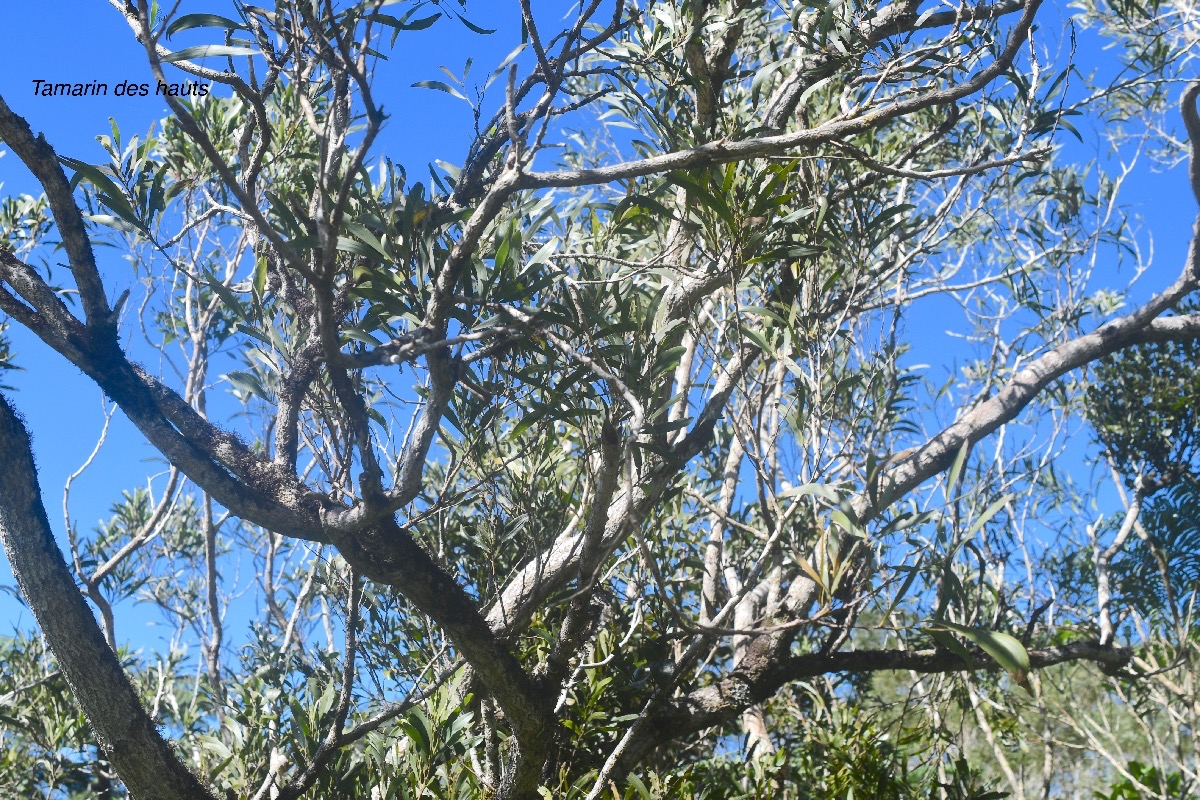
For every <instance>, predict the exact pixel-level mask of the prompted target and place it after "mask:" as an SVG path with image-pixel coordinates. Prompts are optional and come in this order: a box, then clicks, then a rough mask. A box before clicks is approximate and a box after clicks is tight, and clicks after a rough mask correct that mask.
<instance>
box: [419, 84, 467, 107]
mask: <svg viewBox="0 0 1200 800" xmlns="http://www.w3.org/2000/svg"><path fill="white" fill-rule="evenodd" d="M413 88H414V89H437V90H438V91H439V92H445V93H446V94H448V95H453V96H454V97H457V98H458V99H459V100H462V101H463V102H465V103H467V104H468V105H469V104H470V102H471V101H470V100H467V98H466V95H464V94H463V93H462V92H460V91H459V90H458V89H455V88H454V87H453V86H451V85H450V84H448V83H446V82H445V81H417V82H416V83H414V84H413Z"/></svg>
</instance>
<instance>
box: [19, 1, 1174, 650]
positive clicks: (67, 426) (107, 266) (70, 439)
mask: <svg viewBox="0 0 1200 800" xmlns="http://www.w3.org/2000/svg"><path fill="white" fill-rule="evenodd" d="M571 5H573V4H572V3H567V2H563V1H562V0H557V1H556V2H553V3H551V2H547V3H545V4H544V6H545V7H547V8H551V7H556V6H557V7H562V8H564V9H565V8H567V7H569V6H571ZM223 8H224V4H223V3H222V2H221V1H220V0H211V2H210V3H193V2H186V3H184V6H183V10H184V11H197V10H204V11H214V12H221V13H225V12H223V11H222V9H223ZM1046 11H1047V14H1046V16H1047V20H1046V23H1045V24H1046V25H1047V27H1053V26H1055V25H1056V24H1057V23H1058V19H1057V18H1056V15H1060V14H1062V13H1063V12H1062V11H1061V10H1058V9H1050V8H1048V9H1047V10H1046ZM470 13H471V19H472V20H473V21H474V22H476V23H477V24H479V25H482V26H485V27H488V28H496V29H498V30H497V33H496V34H494V35H492V36H480V35H478V34H475V33H472V32H470V31H468V30H467V29H466V28H465V27H464V26H463V25H461V24H460V23H458V22H457V21H455V20H453V19H443V20H441V21H439V22H438V23H437V24H436V25H435V26H434V27H433V28H432V29H430V30H428V31H424V32H416V33H410V34H405V35H401V36H400V38H399V39H398V40H397V42H396V45H395V47H393V48H392V49H391V50H390V51H389V52H388V55H389V60H388V61H387V62H384V63H381V64H380V66H379V69H378V76H377V87H378V93H379V96H380V98H381V100H382V103H383V105H384V107H385V110H386V111H388V112H389V113H390V115H391V119H390V120H389V122H388V124H387V127H386V129H385V132H384V136H383V138H382V141H381V143H380V146H379V147H378V149H377V152H379V153H383V154H386V155H388V156H389V157H391V158H392V159H393V160H394V161H396V162H398V163H401V164H404V165H405V166H406V168H407V170H408V173H409V175H410V176H412V177H413V179H420V177H419V176H421V174H422V173H423V172H424V166H425V165H426V164H427V163H429V162H430V161H432V160H434V159H437V158H440V159H444V160H446V161H449V162H451V163H461V161H462V160H463V157H464V156H465V153H466V148H467V146H468V143H469V139H470V134H471V130H472V113H471V110H470V108H469V106H468V105H467V103H465V102H463V101H462V100H460V99H456V98H454V97H451V96H450V95H448V94H445V93H442V92H437V91H431V90H428V89H417V88H412V84H413V83H414V82H416V81H420V80H430V79H432V80H442V81H445V80H447V78H446V75H445V74H443V73H442V72H441V71H440V70H439V69H438V66H439V65H441V66H445V67H446V68H447V69H448V70H450V71H451V72H452V73H454V74H456V75H461V74H462V71H463V67H464V63H465V62H466V60H467V59H468V58H474V60H475V67H474V69H473V71H472V73H471V75H470V77H469V79H468V81H467V85H468V87H470V86H472V85H474V84H476V83H478V82H482V81H484V80H486V78H487V71H488V70H489V69H490V68H491V67H493V66H494V65H496V64H498V63H499V62H500V61H502V60H503V59H504V57H505V56H506V55H507V54H508V52H509V50H510V49H511V48H512V47H513V46H514V44H515V43H517V42H519V41H520V37H519V28H518V24H519V18H518V14H517V6H516V4H515V3H512V2H487V3H483V2H476V3H472V4H470ZM210 35H211V34H210ZM203 37H204V34H203V32H195V37H194V41H193V40H191V39H188V40H185V41H183V42H182V43H184V44H191V43H198V42H200V41H204V38H203ZM0 52H2V53H4V69H3V70H0V94H2V95H3V96H4V98H5V100H6V101H7V102H8V104H9V105H10V106H11V107H12V108H13V109H14V110H15V111H17V112H18V113H20V114H23V115H24V116H25V117H26V118H27V119H28V120H29V122H30V124H31V126H32V127H33V129H34V130H35V132H38V131H40V132H44V133H45V135H46V137H47V139H48V140H49V141H50V142H51V144H53V145H54V147H55V148H56V149H57V151H58V152H59V153H60V154H63V155H68V156H71V157H73V158H77V159H80V160H83V161H87V162H91V163H98V162H100V161H102V160H104V154H103V151H102V150H101V148H100V146H99V145H98V144H97V142H96V138H95V137H96V136H97V135H98V134H103V133H107V132H108V131H109V117H116V118H117V119H118V120H119V122H120V126H121V129H122V132H123V133H124V134H125V135H126V136H128V135H131V134H134V133H138V134H144V133H145V131H146V130H147V129H148V128H149V126H150V125H151V123H152V122H153V121H155V120H157V119H158V118H160V117H162V116H163V115H165V114H166V106H165V104H164V103H163V102H162V101H161V99H158V98H155V97H153V96H149V97H145V98H141V97H138V98H116V97H113V96H107V97H91V98H61V97H58V98H55V97H51V98H47V97H38V96H36V95H35V93H34V81H35V80H38V79H41V80H47V81H51V82H72V83H75V82H90V81H103V82H105V83H108V84H109V85H110V87H111V86H115V85H116V84H118V83H120V82H121V81H125V80H131V81H135V82H152V79H151V77H150V75H149V69H148V68H147V67H146V65H145V59H144V55H143V53H142V50H141V47H140V45H138V44H137V42H136V41H134V39H133V37H132V35H131V33H130V31H129V29H128V27H127V26H126V25H125V22H124V20H123V19H122V18H121V16H120V15H119V14H118V13H117V12H116V11H115V10H114V9H113V8H112V7H111V6H110V5H109V4H108V3H107V2H105V0H42V1H41V2H36V3H34V2H24V3H9V4H7V7H6V8H5V24H4V26H3V28H2V29H0ZM1109 58H1110V56H1109V54H1108V53H1106V52H1105V51H1104V50H1102V49H1101V48H1100V47H1099V45H1098V43H1097V42H1096V41H1095V40H1094V39H1093V40H1088V39H1087V38H1086V37H1083V38H1081V46H1080V50H1079V54H1078V57H1077V61H1078V63H1079V65H1080V67H1081V68H1082V69H1085V70H1087V69H1090V68H1091V67H1092V66H1094V65H1096V64H1102V63H1103V62H1105V60H1106V59H1109ZM493 91H494V90H493ZM468 94H470V92H468ZM495 103H496V100H495V98H494V97H493V98H492V99H491V100H489V101H488V102H487V103H486V108H487V109H488V110H489V111H490V110H491V109H492V108H494V107H495ZM1081 132H1082V134H1083V136H1084V139H1085V141H1084V142H1083V143H1082V144H1079V143H1074V144H1072V143H1071V142H1072V141H1073V140H1071V139H1070V138H1069V137H1066V136H1064V138H1063V140H1064V141H1065V142H1067V144H1068V152H1069V153H1071V154H1072V155H1078V156H1079V157H1080V158H1082V159H1088V158H1105V157H1107V156H1106V153H1105V152H1104V150H1103V148H1104V145H1103V144H1102V143H1101V142H1100V139H1099V136H1098V134H1099V131H1098V130H1096V128H1095V127H1094V126H1092V124H1091V123H1088V122H1083V123H1081ZM0 183H3V191H4V192H5V193H20V192H35V191H37V187H36V185H35V184H34V182H33V181H32V179H31V178H30V176H29V175H28V174H27V173H26V172H25V170H24V168H23V167H22V165H21V164H20V163H19V162H18V161H17V159H16V158H15V157H14V156H12V155H11V154H7V155H4V156H3V157H0ZM1124 200H1125V202H1126V203H1128V204H1131V205H1133V206H1134V207H1135V208H1136V209H1137V210H1138V211H1139V213H1141V214H1142V215H1143V216H1144V217H1145V218H1146V219H1147V222H1148V228H1149V229H1150V231H1151V232H1152V233H1153V235H1154V240H1155V265H1156V266H1155V268H1154V269H1153V270H1152V271H1151V273H1150V274H1149V275H1148V276H1147V278H1146V279H1145V280H1144V282H1143V284H1142V286H1143V289H1142V290H1141V291H1140V292H1139V294H1144V293H1145V292H1147V291H1149V290H1151V289H1157V288H1160V287H1162V286H1164V285H1166V284H1167V283H1168V282H1170V280H1171V279H1173V278H1174V276H1175V275H1176V274H1177V273H1178V271H1179V269H1180V266H1181V264H1182V259H1183V257H1184V254H1185V251H1186V245H1187V241H1188V237H1189V235H1190V232H1191V225H1192V220H1193V218H1194V214H1195V203H1194V201H1193V199H1192V197H1191V192H1190V191H1189V189H1188V186H1187V180H1186V172H1185V171H1184V170H1175V171H1174V172H1172V173H1169V174H1155V173H1151V172H1150V171H1149V170H1147V169H1142V170H1141V171H1140V172H1139V173H1138V175H1137V176H1136V178H1135V179H1133V180H1131V182H1130V183H1129V184H1128V186H1127V188H1126V192H1125V194H1124ZM99 255H100V258H101V259H102V268H103V270H104V272H105V274H106V275H108V276H111V280H112V285H113V286H114V287H121V288H123V286H124V281H125V280H126V279H125V278H124V277H123V276H125V275H127V274H128V267H127V265H126V264H125V262H123V261H122V260H121V258H120V256H121V253H120V252H118V251H115V250H113V249H111V248H110V249H101V251H100V253H99ZM1109 277H1111V274H1110V275H1109ZM1128 277H1129V276H1128V275H1126V276H1122V277H1120V278H1117V279H1115V280H1113V281H1112V282H1113V284H1114V285H1119V284H1120V283H1123V282H1124V280H1126V279H1127V278H1128ZM118 291H119V289H118ZM114 294H115V292H114ZM936 327H939V326H936V325H935V326H931V328H936ZM940 333H941V331H940V330H936V331H935V330H931V331H930V334H931V335H930V337H929V338H927V339H925V340H924V343H925V345H926V347H927V348H928V352H914V354H913V360H914V361H916V362H924V363H930V364H933V365H934V366H933V369H934V371H933V372H932V373H931V376H930V377H931V379H932V380H939V379H940V376H943V375H944V374H945V371H946V370H947V369H950V368H951V367H950V365H949V364H948V363H947V360H948V359H947V357H946V351H945V350H944V348H945V342H944V340H943V339H941V337H940V336H938V335H935V334H940ZM11 335H12V338H13V341H14V346H15V350H16V351H17V353H18V357H17V361H18V364H19V365H21V366H23V367H25V369H26V371H25V372H21V373H16V374H13V375H10V376H6V380H7V382H8V383H10V384H12V385H13V386H15V387H16V389H17V391H16V392H15V393H14V394H13V396H12V400H13V402H14V404H15V405H16V407H17V408H18V409H19V410H21V411H22V412H23V413H24V414H25V416H26V418H27V421H28V425H29V427H30V429H31V431H32V433H33V437H34V445H35V451H36V453H37V456H38V461H39V468H40V479H41V482H42V486H43V491H44V496H45V498H46V503H47V510H48V512H49V514H50V518H51V522H52V524H53V525H54V526H55V530H56V533H58V534H59V535H61V534H62V531H63V516H62V486H63V482H64V480H65V479H66V477H67V476H68V475H69V474H71V473H72V472H73V471H74V470H76V469H78V467H79V466H80V465H81V464H82V463H83V462H84V460H85V459H86V458H87V457H88V454H89V453H90V452H91V451H92V448H93V447H94V445H95V443H96V438H97V435H98V434H99V431H100V430H101V427H102V425H103V419H104V417H103V406H102V398H101V395H100V392H99V390H98V389H96V387H95V386H94V385H93V384H92V383H91V382H90V381H89V380H88V379H86V378H85V377H83V376H82V375H81V374H80V373H79V372H78V370H76V369H75V368H74V367H71V366H70V365H68V364H67V363H66V362H65V361H64V360H63V359H62V358H61V357H60V356H58V355H57V354H54V353H53V352H51V351H50V350H48V349H47V348H45V347H44V346H42V345H41V344H40V343H38V342H37V341H36V340H34V339H32V338H31V337H29V336H27V335H22V333H21V332H20V331H19V330H15V329H14V330H12V331H11ZM217 366H218V371H223V369H224V368H223V367H222V365H220V364H218V365H217ZM225 368H227V367H225ZM163 468H164V465H163V464H162V463H161V462H160V461H157V460H156V454H155V452H154V451H153V450H152V449H151V448H149V447H148V446H146V445H145V444H144V443H143V441H142V439H141V437H140V435H139V434H137V433H136V431H134V430H133V429H132V427H131V426H130V425H129V424H128V423H127V422H126V421H125V420H124V418H123V417H122V416H121V415H120V414H119V413H118V414H116V416H115V418H114V420H113V426H112V430H111V431H110V435H109V442H108V444H107V446H106V447H105V448H104V449H103V450H102V451H101V453H100V455H99V456H98V458H97V461H96V463H95V464H94V465H93V467H92V468H91V469H90V470H89V471H88V472H87V473H86V474H85V475H84V476H83V477H81V478H80V479H79V481H78V482H77V483H76V486H75V488H74V489H73V494H72V506H71V515H72V518H73V519H74V520H75V522H76V524H78V525H79V526H80V528H82V529H85V530H86V529H88V528H90V527H91V526H92V525H94V524H95V522H96V521H97V520H99V519H101V518H107V517H108V516H109V511H108V509H109V506H110V505H111V503H112V502H113V501H114V500H115V499H117V498H118V497H119V496H120V493H121V491H122V490H128V489H132V488H134V487H136V486H140V485H144V484H145V480H146V476H147V475H148V474H154V473H158V472H161V471H162V469H163ZM11 583H12V578H11V574H10V573H9V572H8V566H7V564H6V563H3V561H2V560H0V584H11ZM29 622H30V620H29V619H28V614H27V612H23V611H22V610H21V609H20V607H19V606H18V605H16V604H15V603H14V602H12V601H10V600H9V599H7V598H6V596H4V595H3V594H0V634H3V633H4V632H5V631H6V630H7V629H8V625H9V623H12V624H21V625H22V626H25V625H27V624H28V623H29ZM127 630H128V629H126V631H127Z"/></svg>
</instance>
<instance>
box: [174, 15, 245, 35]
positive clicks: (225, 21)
mask: <svg viewBox="0 0 1200 800" xmlns="http://www.w3.org/2000/svg"><path fill="white" fill-rule="evenodd" d="M192 28H222V29H224V30H230V31H245V30H249V28H248V27H247V26H245V25H243V24H242V23H240V22H237V21H235V20H232V19H230V18H229V17H222V16H221V15H220V14H184V15H183V16H182V17H180V18H179V19H177V20H175V21H174V22H172V23H171V24H170V25H168V26H167V30H166V34H167V38H168V39H170V38H171V37H172V36H174V35H175V34H177V33H179V32H181V31H187V30H191V29H192Z"/></svg>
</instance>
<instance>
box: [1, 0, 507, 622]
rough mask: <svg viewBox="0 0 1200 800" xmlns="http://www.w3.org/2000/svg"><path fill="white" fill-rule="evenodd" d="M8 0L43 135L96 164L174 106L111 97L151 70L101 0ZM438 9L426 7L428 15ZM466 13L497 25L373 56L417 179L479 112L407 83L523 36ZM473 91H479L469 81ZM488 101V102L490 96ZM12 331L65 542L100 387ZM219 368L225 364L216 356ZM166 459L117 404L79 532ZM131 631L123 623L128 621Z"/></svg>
mask: <svg viewBox="0 0 1200 800" xmlns="http://www.w3.org/2000/svg"><path fill="white" fill-rule="evenodd" d="M225 5H226V4H224V3H223V2H221V0H211V2H204V3H197V2H191V1H189V2H185V3H184V4H183V6H182V11H181V13H187V12H194V11H208V12H213V13H222V14H230V12H229V11H228V10H226V9H225ZM4 6H5V7H4V23H3V25H2V26H0V53H3V69H0V95H3V97H4V99H5V101H6V102H7V103H8V104H9V106H10V107H11V108H12V109H13V110H14V111H16V112H17V113H19V114H21V115H23V116H24V117H25V118H26V119H27V120H28V121H29V123H30V126H31V127H32V128H33V130H34V132H35V133H39V132H41V133H44V134H45V135H46V138H47V140H48V141H49V142H50V143H51V144H52V145H53V146H54V148H55V149H56V151H57V152H58V153H59V154H60V155H67V156H70V157H72V158H77V159H79V160H82V161H87V162H90V163H102V162H103V161H105V160H106V156H105V154H104V151H103V150H102V149H101V147H100V145H99V144H98V143H97V142H96V137H97V136H98V135H100V134H106V133H108V132H109V118H110V117H115V118H116V119H117V121H118V123H119V124H120V128H121V132H122V135H123V136H124V137H128V136H130V135H133V134H139V135H144V134H145V132H146V131H147V129H148V128H149V126H150V125H151V123H152V122H154V121H155V120H158V119H160V118H162V117H164V116H165V115H166V114H167V107H166V104H165V103H164V102H162V100H161V99H156V98H155V97H153V96H149V97H144V98H143V97H134V98H129V97H120V98H118V97H114V96H112V92H113V90H114V87H115V86H116V85H117V84H118V83H120V82H121V81H126V80H128V81H134V82H137V83H141V82H150V83H152V82H153V79H152V78H151V76H150V71H149V68H148V67H147V66H146V61H145V55H144V53H143V51H142V48H141V45H139V44H138V43H137V42H136V41H135V40H134V38H133V35H132V33H131V31H130V30H129V27H128V26H127V25H126V23H125V20H124V18H123V17H122V16H121V15H120V14H119V13H118V12H117V11H116V10H115V9H114V8H113V7H112V6H111V5H109V3H108V2H106V0H39V1H38V2H8V3H5V4H4ZM435 11H436V9H434V8H433V7H429V13H434V12H435ZM422 16H424V14H422ZM469 18H470V19H471V21H472V22H474V23H476V24H478V25H480V26H483V27H485V28H491V29H496V30H497V32H496V33H495V34H492V35H488V36H481V35H479V34H476V33H472V32H471V31H469V30H468V29H467V28H466V27H465V26H463V25H462V24H461V23H460V22H458V21H457V20H455V19H452V18H443V19H441V20H439V21H438V22H437V23H436V24H434V26H433V27H432V28H430V29H429V30H426V31H417V32H410V33H406V34H401V36H400V37H399V38H398V39H397V40H396V45H395V47H393V48H392V49H391V50H390V51H388V52H387V55H388V57H389V58H388V60H387V61H386V62H382V63H381V64H380V65H379V67H378V70H377V73H378V80H377V87H378V97H379V102H381V103H382V104H383V106H384V110H385V111H386V112H387V113H388V114H389V115H390V119H389V121H388V123H387V125H386V128H385V130H384V135H383V137H382V139H381V143H380V145H379V146H378V147H377V152H378V153H386V154H387V155H388V156H389V157H390V158H391V159H392V160H393V161H395V162H397V163H400V164H403V165H404V166H405V167H406V169H407V170H408V174H409V175H410V176H412V178H411V179H413V180H421V176H422V175H423V174H424V173H425V171H426V165H427V164H428V163H430V162H431V161H433V160H434V159H441V160H444V161H448V162H450V163H453V164H459V163H462V161H463V160H464V158H465V155H466V148H467V146H468V144H469V143H470V138H471V132H472V125H473V118H472V113H471V109H470V107H469V106H468V104H467V103H466V102H464V101H462V100H460V99H457V98H454V97H452V96H450V95H448V94H445V93H443V92H439V91H434V90H430V89H419V88H412V84H413V83H414V82H416V81H419V80H430V79H432V80H442V81H446V80H447V78H446V75H445V74H443V73H442V72H441V71H440V70H439V69H438V67H439V66H445V67H446V68H447V69H449V70H450V71H451V72H453V73H454V74H455V75H458V76H461V75H462V72H463V67H464V64H465V62H466V60H467V59H468V58H473V59H474V60H475V64H474V66H473V68H472V71H471V73H470V74H469V76H468V79H467V81H466V84H467V86H468V87H474V86H475V85H476V84H478V83H482V82H484V81H485V80H486V79H487V77H488V70H489V69H491V68H493V67H494V66H495V65H497V64H499V63H500V62H501V61H503V59H504V58H505V56H507V55H508V53H509V51H510V50H511V49H512V48H513V47H514V46H515V44H517V43H519V42H520V28H519V23H520V17H519V12H518V7H517V5H516V4H515V3H509V2H504V3H499V2H495V3H493V2H487V3H483V2H476V3H471V4H470V17H469ZM206 33H207V36H208V37H209V38H207V39H206V38H205V35H206ZM188 34H191V35H192V36H191V38H187V34H185V35H181V36H180V37H179V41H180V42H182V44H183V45H187V44H199V43H206V42H213V41H215V39H212V38H211V37H213V36H215V35H217V34H214V33H213V32H211V31H208V32H204V31H194V32H188ZM173 44H174V42H173ZM169 69H170V68H169V67H168V70H169ZM179 74H180V76H181V79H183V77H184V76H183V75H182V73H179ZM168 75H169V72H168ZM36 79H41V80H46V81H51V82H70V83H86V82H91V81H101V82H104V83H107V84H108V85H109V96H107V97H83V98H70V97H67V98H64V97H39V96H36V95H35V93H34V86H35V84H34V80H36ZM500 83H502V82H498V84H497V87H498V86H499V85H500ZM466 94H467V95H468V96H471V93H470V92H466ZM494 102H495V101H494V100H492V101H491V102H489V103H488V106H487V107H488V108H494V107H495V106H494ZM0 150H2V148H0ZM425 182H426V183H428V179H425ZM0 184H3V187H2V189H0V192H3V193H4V194H6V195H8V194H19V193H23V192H28V193H35V194H36V193H40V190H39V187H38V186H37V184H36V183H35V182H34V180H33V178H32V176H30V175H29V173H28V172H27V171H26V170H25V168H24V166H23V165H22V164H21V163H20V162H19V161H18V160H17V158H16V157H15V156H14V155H13V154H12V153H7V154H5V155H3V156H0ZM97 254H98V257H99V258H100V259H101V268H102V270H103V272H104V274H105V276H106V277H107V278H108V279H109V283H110V286H112V287H120V288H118V289H117V291H114V292H112V296H114V297H115V296H117V294H118V293H119V291H120V290H121V288H124V286H125V285H127V280H128V278H127V276H128V275H129V269H128V265H127V264H126V263H125V262H124V261H122V260H121V253H120V252H119V251H115V250H113V249H112V248H100V249H99V250H98V253H97ZM9 334H10V338H11V339H12V341H13V344H14V350H15V351H16V352H17V359H16V361H17V363H18V365H19V366H22V367H24V369H25V371H24V372H18V373H9V374H8V375H6V376H5V381H6V382H7V383H8V384H9V385H11V386H13V387H15V388H16V390H17V391H16V392H15V393H12V394H11V397H10V399H11V400H12V402H13V404H14V405H15V406H16V407H17V409H18V410H19V411H21V413H23V414H24V415H25V417H26V422H27V424H28V426H29V428H30V431H31V433H32V436H33V439H34V450H35V453H36V456H37V459H38V468H39V473H40V474H39V477H40V480H41V484H42V491H43V497H44V499H45V502H46V507H47V512H48V513H49V516H50V521H51V524H52V526H53V527H54V529H55V533H56V534H57V535H58V536H59V537H60V541H61V537H62V536H63V532H64V524H63V513H62V487H63V483H64V481H65V480H66V478H67V476H68V475H70V474H71V473H72V472H74V471H75V470H76V469H78V468H79V466H80V465H81V464H82V463H83V462H84V461H85V460H86V459H87V457H88V454H89V453H91V451H92V448H93V447H94V446H95V443H96V440H97V436H98V435H99V432H100V430H101V428H102V427H103V422H104V409H103V406H102V397H101V393H100V391H99V390H98V389H97V388H96V386H95V384H93V383H92V382H91V381H90V380H89V379H88V378H86V377H85V376H83V375H82V374H81V373H80V372H79V370H77V369H76V368H74V367H73V366H71V365H70V364H68V363H67V362H66V361H65V360H64V359H63V358H62V357H61V356H59V355H58V354H56V353H54V352H53V351H51V350H50V349H49V348H47V347H45V346H44V345H42V344H41V343H40V342H39V341H37V340H36V339H35V338H34V337H32V336H30V335H28V334H26V333H24V332H22V331H21V330H19V329H17V328H10V331H9ZM217 368H218V370H220V369H222V366H221V365H220V364H218V365H217ZM0 457H3V456H2V454H0ZM163 467H164V465H163V464H162V462H161V460H160V459H159V458H158V456H157V454H156V452H155V451H154V450H153V449H152V448H150V447H149V446H148V445H146V444H145V442H144V440H143V439H142V437H141V435H140V434H139V433H138V432H137V431H136V430H135V429H134V428H133V426H132V425H131V424H129V423H128V422H127V421H126V420H125V419H124V417H123V416H122V415H121V414H120V413H119V412H118V413H117V414H116V415H115V417H114V420H113V424H112V428H111V430H110V432H109V439H108V443H107V445H106V446H105V448H104V449H103V450H102V451H101V453H100V455H99V457H98V458H97V460H96V462H95V464H94V465H93V466H92V468H91V469H89V470H88V471H87V472H86V473H85V474H84V475H83V476H82V477H81V478H79V479H78V481H77V482H76V483H75V485H74V487H73V489H72V497H71V517H72V519H73V520H74V521H75V523H76V525H77V526H78V527H79V529H80V530H81V531H86V530H90V529H91V528H92V527H93V526H94V525H95V523H96V522H97V521H98V520H100V519H102V518H103V519H107V518H108V517H109V516H110V514H109V507H110V505H111V504H112V503H113V502H114V501H115V500H116V499H119V497H120V494H121V492H122V491H123V490H130V489H133V488H135V487H138V486H145V483H146V477H147V475H151V474H156V473H160V472H162V470H163ZM160 484H161V482H160ZM13 582H14V581H13V579H12V573H11V572H10V570H9V566H8V563H7V560H6V559H4V558H2V557H0V584H6V585H11V584H13ZM31 623H32V620H31V619H30V615H29V614H28V612H27V611H25V610H24V609H22V608H21V607H20V606H18V605H17V604H16V603H15V602H14V601H12V600H11V598H9V596H8V595H7V594H4V593H0V635H3V634H4V633H6V632H8V631H10V630H11V628H12V625H14V624H19V625H20V626H21V627H28V626H29V625H31ZM123 631H124V633H126V634H128V633H129V628H128V627H125V628H124V629H123Z"/></svg>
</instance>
